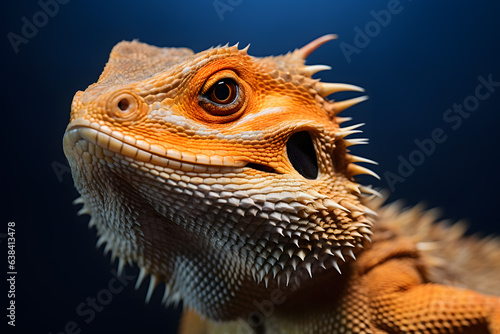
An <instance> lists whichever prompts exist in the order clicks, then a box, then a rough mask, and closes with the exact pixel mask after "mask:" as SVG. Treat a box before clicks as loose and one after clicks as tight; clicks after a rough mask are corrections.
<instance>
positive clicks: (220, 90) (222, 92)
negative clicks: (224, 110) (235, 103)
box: [214, 80, 231, 102]
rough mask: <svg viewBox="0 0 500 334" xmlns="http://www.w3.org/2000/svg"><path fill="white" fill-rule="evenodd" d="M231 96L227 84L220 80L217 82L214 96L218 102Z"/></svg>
mask: <svg viewBox="0 0 500 334" xmlns="http://www.w3.org/2000/svg"><path fill="white" fill-rule="evenodd" d="M230 96H231V88H230V87H229V84H227V83H226V82H224V80H221V81H219V82H218V83H217V85H216V86H215V89H214V97H215V98H216V99H217V100H219V101H220V102H224V101H226V100H227V99H229V97H230Z"/></svg>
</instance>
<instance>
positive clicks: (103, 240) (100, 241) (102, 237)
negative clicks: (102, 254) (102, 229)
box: [95, 234, 107, 248]
mask: <svg viewBox="0 0 500 334" xmlns="http://www.w3.org/2000/svg"><path fill="white" fill-rule="evenodd" d="M106 240H107V238H106V235H105V234H103V235H101V236H100V237H99V239H97V242H96V244H95V248H99V247H101V245H102V244H103V243H105V242H106Z"/></svg>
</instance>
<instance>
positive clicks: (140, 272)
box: [134, 267, 147, 290]
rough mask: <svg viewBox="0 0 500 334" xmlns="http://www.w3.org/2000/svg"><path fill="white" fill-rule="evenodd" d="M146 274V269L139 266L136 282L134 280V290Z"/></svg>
mask: <svg viewBox="0 0 500 334" xmlns="http://www.w3.org/2000/svg"><path fill="white" fill-rule="evenodd" d="M146 275H147V272H146V269H144V268H143V267H141V269H140V271H139V277H137V282H135V287H134V289H136V290H137V289H139V287H140V286H141V283H142V281H144V278H145V277H146Z"/></svg>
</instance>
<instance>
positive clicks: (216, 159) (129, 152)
mask: <svg viewBox="0 0 500 334" xmlns="http://www.w3.org/2000/svg"><path fill="white" fill-rule="evenodd" d="M80 140H84V141H87V142H89V143H91V144H93V145H96V146H98V147H100V148H102V149H103V153H104V155H111V154H109V153H112V155H115V154H118V155H121V156H124V157H127V158H130V159H133V160H135V161H140V162H143V163H151V164H153V165H155V166H159V167H165V168H172V169H175V170H183V171H185V172H217V171H218V172H220V169H221V168H224V167H227V168H241V167H245V166H246V165H247V162H246V161H238V160H236V159H234V158H233V157H230V156H218V155H214V156H208V155H205V154H194V153H186V152H182V151H181V150H178V149H175V148H165V147H163V146H160V145H156V144H149V143H147V142H146V141H144V140H138V139H135V138H133V137H131V136H124V135H123V134H121V133H119V132H117V131H112V130H111V129H110V128H108V127H106V126H101V125H99V124H97V123H90V122H85V121H74V122H72V124H71V125H70V126H69V127H68V129H67V130H66V133H65V135H64V140H63V146H64V151H65V153H66V155H69V151H72V150H73V149H74V147H75V145H76V143H77V142H78V141H80ZM108 152H109V153H108ZM107 153H108V154H107Z"/></svg>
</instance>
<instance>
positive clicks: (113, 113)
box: [106, 92, 147, 122]
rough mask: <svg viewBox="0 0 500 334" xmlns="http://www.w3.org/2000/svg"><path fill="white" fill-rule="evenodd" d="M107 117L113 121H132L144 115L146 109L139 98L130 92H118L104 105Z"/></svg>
mask: <svg viewBox="0 0 500 334" xmlns="http://www.w3.org/2000/svg"><path fill="white" fill-rule="evenodd" d="M106 109H107V112H108V116H110V117H111V118H112V119H113V120H114V121H120V122H127V121H133V120H135V119H137V118H139V117H141V116H143V115H144V113H145V112H146V110H147V109H146V108H145V106H144V104H143V103H142V100H141V98H140V97H138V96H137V95H136V94H135V93H131V92H118V93H117V94H116V95H113V96H111V97H110V98H109V100H108V103H107V105H106Z"/></svg>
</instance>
